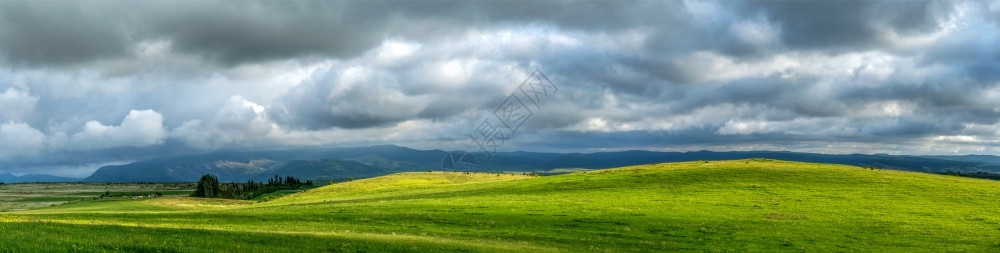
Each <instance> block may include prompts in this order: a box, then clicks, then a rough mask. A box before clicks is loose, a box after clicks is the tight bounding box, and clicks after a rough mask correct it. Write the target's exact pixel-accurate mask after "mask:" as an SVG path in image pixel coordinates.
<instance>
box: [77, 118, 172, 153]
mask: <svg viewBox="0 0 1000 253" xmlns="http://www.w3.org/2000/svg"><path fill="white" fill-rule="evenodd" d="M166 137H167V131H166V129H164V128H163V116H162V115H160V113H157V112H156V111H153V110H132V111H129V113H128V115H127V116H125V119H123V120H122V122H121V125H118V126H106V125H104V124H101V122H98V121H88V122H87V123H86V124H85V125H84V126H83V130H82V131H80V132H78V133H75V134H73V135H72V136H70V137H69V140H68V142H69V143H68V144H67V145H68V148H69V149H80V150H94V149H103V148H110V147H146V146H151V145H156V144H161V143H163V140H164V139H165V138H166Z"/></svg>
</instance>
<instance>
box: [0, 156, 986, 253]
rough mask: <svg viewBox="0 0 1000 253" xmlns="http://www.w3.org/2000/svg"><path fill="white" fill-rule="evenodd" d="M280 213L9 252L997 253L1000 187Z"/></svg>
mask: <svg viewBox="0 0 1000 253" xmlns="http://www.w3.org/2000/svg"><path fill="white" fill-rule="evenodd" d="M283 194H284V193H283ZM57 197H58V196H57ZM267 199H268V200H267V201H260V200H258V201H254V200H248V201H241V200H223V199H198V198H190V197H182V196H164V197H157V198H143V199H134V200H133V199H130V198H114V199H109V200H96V201H95V200H91V201H68V202H65V203H61V204H59V205H56V206H51V207H45V208H37V209H30V210H21V211H10V212H2V213H0V252H31V251H47V252H49V251H66V252H116V251H128V252H217V251H223V252H316V251H336V252H379V251H410V252H436V251H446V252H454V251H466V252H467V251H474V252H480V251H486V252H663V251H837V252H842V251H910V252H913V251H916V252H941V251H1000V240H998V238H1000V182H997V181H990V180H983V179H972V178H961V177H954V176H943V175H933V174H924V173H914V172H903V171H892V170H877V169H876V170H872V169H863V168H858V167H851V166H842V165H829V164H815V163H799V162H786V161H775V160H763V159H751V160H736V161H711V162H706V161H699V162H685V163H668V164H652V165H641V166H632V167H623V168H616V169H607V170H594V171H586V172H574V173H569V174H563V175H554V176H541V177H531V176H524V175H513V174H489V173H472V174H464V173H452V172H425V173H400V174H394V175H388V176H383V177H377V178H370V179H363V180H354V181H350V182H343V183H337V184H332V185H327V186H324V187H319V188H314V189H310V190H307V191H302V192H297V193H290V194H287V195H280V194H279V195H278V196H275V197H271V198H267ZM52 200H54V199H52ZM29 202H30V201H29Z"/></svg>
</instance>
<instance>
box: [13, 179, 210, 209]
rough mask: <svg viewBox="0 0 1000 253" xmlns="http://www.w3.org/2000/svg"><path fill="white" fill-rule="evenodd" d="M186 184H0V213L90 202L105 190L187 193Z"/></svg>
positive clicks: (190, 189) (124, 193) (117, 193)
mask: <svg viewBox="0 0 1000 253" xmlns="http://www.w3.org/2000/svg"><path fill="white" fill-rule="evenodd" d="M194 187H195V185H194V184H190V183H32V184H2V185H0V212H3V211H16V210H27V209H36V208H42V207H48V206H54V205H61V204H65V203H68V202H78V201H94V200H95V199H94V198H97V197H100V196H101V195H103V194H105V193H111V195H112V196H114V197H118V198H130V197H133V196H146V195H151V194H152V195H155V194H156V193H160V194H161V195H162V196H187V195H190V194H191V192H193V191H194Z"/></svg>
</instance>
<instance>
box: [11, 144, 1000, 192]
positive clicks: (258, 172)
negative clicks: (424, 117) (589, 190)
mask: <svg viewBox="0 0 1000 253" xmlns="http://www.w3.org/2000/svg"><path fill="white" fill-rule="evenodd" d="M449 154H451V155H453V156H454V157H458V156H460V155H461V153H460V152H447V151H442V150H416V149H411V148H407V147H401V146H395V145H380V146H370V147H348V148H296V149H281V150H254V151H219V152H210V153H205V154H196V155H185V156H174V157H164V158H157V159H150V160H143V161H138V162H134V163H130V164H125V165H109V166H104V167H101V168H100V169H98V170H97V171H95V172H94V173H93V174H92V175H91V176H89V177H87V178H84V179H71V178H61V177H55V176H48V175H37V174H34V175H23V176H20V177H17V176H14V175H10V174H0V182H6V183H17V182H67V181H83V182H193V181H197V180H198V178H199V177H201V175H204V174H213V175H216V176H217V177H218V178H219V180H220V181H224V182H245V181H247V180H257V181H260V180H266V179H267V178H270V177H273V176H274V175H280V176H289V175H290V176H295V177H299V178H304V179H311V180H323V181H325V180H334V181H336V180H346V179H350V178H365V177H374V176H379V175H386V174H392V173H396V172H406V171H428V170H442V169H444V170H453V169H454V168H452V167H451V166H445V168H443V167H442V161H444V160H445V157H446V156H448V155H449ZM473 157H474V161H473V160H471V159H469V158H466V161H467V162H469V163H470V164H475V165H476V166H475V167H474V168H470V170H476V171H488V172H531V173H540V174H546V173H556V172H560V171H566V170H575V169H599V168H612V167H621V166H629V165H637V164H650V163H661V162H679V161H694V160H732V159H744V158H769V159H780V160H790V161H802V162H819V163H834V164H846V165H853V166H860V167H873V168H883V169H896V170H908V171H921V172H931V173H961V174H979V175H983V174H986V175H991V174H1000V156H988V155H966V156H900V155H886V154H875V155H868V154H849V155H831V154H815V153H797V152H785V151H732V152H713V151H693V152H655V151H641V150H632V151H618V152H597V153H541V152H522V151H518V152H499V153H494V154H493V155H492V157H490V158H489V159H487V158H486V157H485V156H484V155H483V154H478V153H477V154H473ZM446 164H451V163H446ZM459 170H466V169H465V168H464V167H462V168H460V169H459Z"/></svg>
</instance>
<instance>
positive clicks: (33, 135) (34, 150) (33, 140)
mask: <svg viewBox="0 0 1000 253" xmlns="http://www.w3.org/2000/svg"><path fill="white" fill-rule="evenodd" d="M44 148H45V134H43V133H42V132H40V131H38V130H37V129H34V128H32V127H31V126H28V124H25V123H3V124H0V158H14V157H19V156H35V155H37V154H39V153H40V152H42V151H44Z"/></svg>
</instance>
